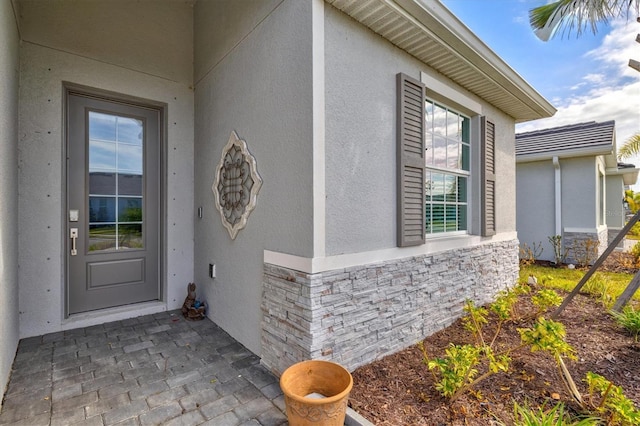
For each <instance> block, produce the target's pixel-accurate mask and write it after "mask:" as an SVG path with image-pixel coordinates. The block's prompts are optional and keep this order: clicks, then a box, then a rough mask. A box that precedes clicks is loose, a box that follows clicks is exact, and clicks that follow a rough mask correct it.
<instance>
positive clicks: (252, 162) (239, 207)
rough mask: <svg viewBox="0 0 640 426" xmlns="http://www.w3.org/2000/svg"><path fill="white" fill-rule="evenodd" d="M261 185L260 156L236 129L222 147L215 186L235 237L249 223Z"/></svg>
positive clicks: (222, 213) (225, 221)
mask: <svg viewBox="0 0 640 426" xmlns="http://www.w3.org/2000/svg"><path fill="white" fill-rule="evenodd" d="M261 186H262V179H261V178H260V175H258V170H257V166H256V159H255V158H253V155H251V153H250V152H249V150H248V149H247V143H246V142H245V141H243V140H242V139H240V138H239V137H238V135H237V134H236V132H235V131H232V132H231V136H229V141H228V142H227V144H226V145H225V147H224V149H223V150H222V158H220V164H218V167H217V169H216V176H215V180H214V181H213V186H212V187H211V190H212V191H213V195H214V197H215V203H216V208H217V209H218V210H219V211H220V216H221V217H222V224H223V225H224V227H225V228H227V231H229V236H230V237H231V239H232V240H235V238H236V235H238V231H240V230H241V229H242V228H244V227H245V226H246V224H247V219H248V218H249V214H251V211H252V210H253V209H254V208H255V207H256V199H257V197H258V191H260V187H261Z"/></svg>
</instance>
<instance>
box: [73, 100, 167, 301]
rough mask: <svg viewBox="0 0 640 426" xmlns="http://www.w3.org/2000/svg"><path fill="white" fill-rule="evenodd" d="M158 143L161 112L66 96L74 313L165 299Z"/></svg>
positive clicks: (123, 104)
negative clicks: (161, 268) (161, 257)
mask: <svg viewBox="0 0 640 426" xmlns="http://www.w3.org/2000/svg"><path fill="white" fill-rule="evenodd" d="M160 137H161V134H160V111H159V110H157V109H153V108H146V107H142V106H135V105H130V104H125V103H119V102H116V101H109V100H106V99H102V98H96V97H92V96H88V95H83V94H78V93H72V92H70V93H69V94H68V96H67V157H68V159H67V203H68V206H67V208H68V214H67V220H68V224H67V228H68V229H67V231H68V233H67V235H68V236H69V238H70V241H69V244H68V248H69V249H68V250H67V265H68V274H67V296H68V313H69V314H74V313H79V312H86V311H91V310H95V309H103V308H108V307H114V306H120V305H125V304H130V303H138V302H144V301H150V300H158V299H160V273H159V271H160V193H161V192H160V191H161V188H160V182H161V179H160ZM76 211H77V214H75V213H76ZM74 230H76V231H75V233H74ZM74 235H76V236H77V238H73V237H74ZM74 249H75V250H74Z"/></svg>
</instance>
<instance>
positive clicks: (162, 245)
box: [61, 81, 168, 319]
mask: <svg viewBox="0 0 640 426" xmlns="http://www.w3.org/2000/svg"><path fill="white" fill-rule="evenodd" d="M62 89H63V96H62V126H63V131H62V136H63V141H62V197H61V198H62V206H61V208H62V215H61V220H62V226H61V229H62V250H63V256H62V257H63V259H62V260H63V264H64V266H63V279H62V285H63V287H64V288H63V292H62V294H63V295H64V300H63V303H62V307H63V318H65V319H68V318H70V317H72V316H73V315H84V314H86V312H82V313H78V314H73V315H70V314H69V256H68V253H69V250H70V249H71V248H70V238H69V235H67V233H68V230H67V224H68V219H69V218H68V215H69V200H68V190H69V181H68V170H67V169H68V154H67V151H68V149H69V148H68V143H69V117H68V113H67V109H68V104H69V99H68V98H69V95H70V94H71V93H74V94H79V95H82V96H86V97H90V98H97V99H101V100H105V101H109V102H115V103H122V104H126V105H132V106H136V107H142V108H150V109H154V110H157V111H158V113H159V120H160V123H159V128H160V147H159V148H160V164H159V167H160V182H159V184H160V191H159V197H160V199H159V204H160V212H159V214H160V217H159V232H160V235H159V238H158V245H159V247H158V250H159V256H158V262H159V265H158V272H159V277H158V278H159V281H160V282H159V283H158V284H159V290H160V291H159V302H160V303H165V304H166V295H167V279H166V276H167V270H166V265H167V250H166V247H167V241H166V235H167V211H168V210H167V141H168V138H167V134H168V127H167V122H168V120H167V110H168V108H167V104H166V103H164V102H159V101H154V100H150V99H145V98H140V97H137V96H132V95H127V94H123V93H118V92H112V91H109V90H103V89H98V88H95V87H90V86H85V85H81V84H76V83H72V82H67V81H63V82H62ZM143 303H149V302H143ZM117 308H121V307H113V308H105V309H102V311H108V310H110V309H117ZM100 311H101V310H97V311H93V312H100Z"/></svg>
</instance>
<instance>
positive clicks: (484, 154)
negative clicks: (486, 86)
mask: <svg viewBox="0 0 640 426" xmlns="http://www.w3.org/2000/svg"><path fill="white" fill-rule="evenodd" d="M480 126H481V129H480V132H481V139H480V141H481V146H482V147H481V161H482V164H481V165H480V170H481V172H480V179H481V181H482V195H481V198H482V199H481V204H482V214H481V218H482V236H483V237H486V236H490V235H495V233H496V158H495V147H496V132H495V125H494V124H493V123H492V122H490V121H488V120H487V119H486V118H485V117H481V118H480Z"/></svg>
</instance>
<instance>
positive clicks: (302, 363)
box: [280, 359, 353, 405]
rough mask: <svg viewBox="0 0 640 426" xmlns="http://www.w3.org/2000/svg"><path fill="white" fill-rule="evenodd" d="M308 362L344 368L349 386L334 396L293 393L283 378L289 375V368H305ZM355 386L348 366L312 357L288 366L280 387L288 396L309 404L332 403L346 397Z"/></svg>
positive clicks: (281, 377)
mask: <svg viewBox="0 0 640 426" xmlns="http://www.w3.org/2000/svg"><path fill="white" fill-rule="evenodd" d="M307 364H316V365H318V364H323V365H330V366H331V367H333V368H335V367H337V368H339V369H340V370H343V371H344V372H346V373H347V374H348V375H349V384H348V385H347V387H346V388H345V389H344V390H343V391H342V392H340V393H338V394H336V395H333V396H327V397H324V398H308V397H306V396H300V395H296V394H293V393H291V392H289V389H285V386H283V379H284V378H285V376H286V375H287V372H288V371H290V370H289V369H290V368H291V367H294V366H295V367H297V368H303V367H304V366H305V365H307ZM352 388H353V377H352V376H351V373H350V372H349V370H347V369H346V368H344V367H343V366H342V365H340V364H338V363H337V362H332V361H326V360H320V359H311V360H307V361H300V362H297V363H295V364H293V365H291V366H290V367H289V368H287V369H286V370H285V371H284V373H282V376H280V389H282V392H283V393H284V394H285V396H287V397H288V398H291V399H293V400H295V401H298V402H303V403H305V404H309V405H324V404H331V403H333V402H337V401H340V400H341V399H343V398H344V397H346V396H347V395H349V393H350V392H351V389H352Z"/></svg>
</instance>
